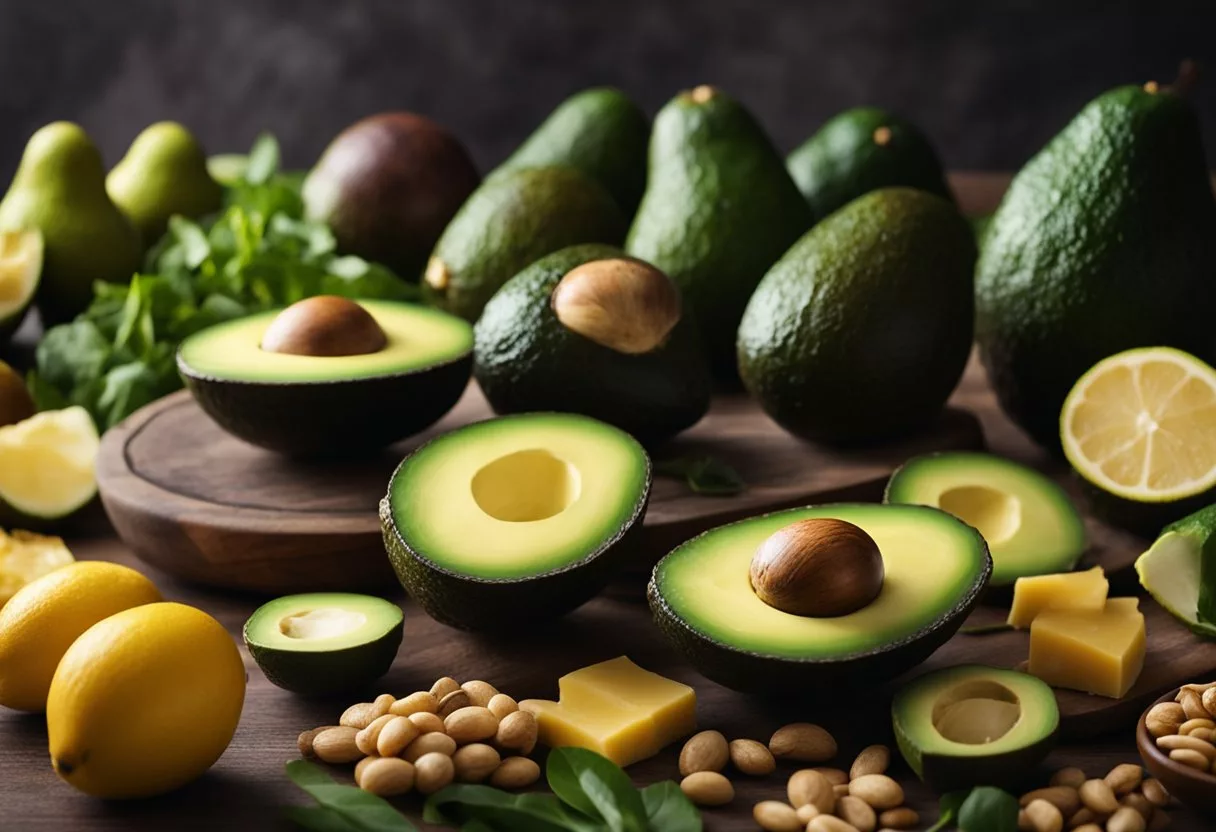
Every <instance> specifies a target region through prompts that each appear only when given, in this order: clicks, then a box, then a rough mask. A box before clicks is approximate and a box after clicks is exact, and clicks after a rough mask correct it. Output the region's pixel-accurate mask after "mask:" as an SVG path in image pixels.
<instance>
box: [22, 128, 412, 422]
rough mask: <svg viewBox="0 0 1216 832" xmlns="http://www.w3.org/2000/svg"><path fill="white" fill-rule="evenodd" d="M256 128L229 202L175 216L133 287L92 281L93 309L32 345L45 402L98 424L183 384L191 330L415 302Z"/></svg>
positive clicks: (37, 392) (34, 386)
mask: <svg viewBox="0 0 1216 832" xmlns="http://www.w3.org/2000/svg"><path fill="white" fill-rule="evenodd" d="M278 164H279V147H278V143H277V142H276V141H275V140H274V137H272V136H269V135H263V136H261V137H259V138H258V140H257V142H256V143H255V145H254V148H253V150H252V151H251V152H250V155H249V165H248V167H247V168H246V171H245V175H244V178H243V179H242V180H240V181H238V182H237V183H236V184H235V185H234V186H233V187H231V188H230V189H229V190H228V192H227V195H226V197H225V207H224V209H223V210H222V211H221V212H220V213H219V214H218V215H216V216H214V217H211V218H208V219H206V220H204V221H203V222H201V223H196V222H194V221H192V220H189V219H187V218H185V217H178V216H175V217H172V218H171V219H170V221H169V230H168V232H167V233H166V234H165V236H164V237H163V238H162V239H161V240H160V241H159V242H158V243H157V244H156V245H155V246H154V247H153V248H152V250H151V251H149V253H148V257H147V263H146V264H145V271H146V274H140V275H136V276H135V277H134V278H133V279H132V281H131V284H130V285H129V286H118V285H114V284H108V283H99V284H97V285H96V286H95V287H94V299H93V303H92V304H91V305H90V306H89V308H88V309H87V310H86V311H85V312H84V313H83V314H81V315H80V316H79V317H78V318H77V319H76V320H75V321H73V322H71V323H68V324H64V325H62V326H58V327H54V328H52V329H51V330H50V331H48V332H47V333H46V335H45V336H44V338H43V341H42V343H41V344H40V345H39V347H38V351H37V355H36V368H37V369H36V370H35V372H34V373H33V374H32V376H31V379H30V388H31V390H32V391H33V392H34V397H35V401H36V402H37V404H38V406H39V408H40V409H44V410H47V409H56V408H60V407H64V406H66V405H69V404H78V405H82V406H84V407H85V408H86V409H88V410H89V412H90V413H91V414H92V415H93V418H94V420H95V421H96V422H97V424H98V426H99V427H101V428H102V429H106V428H109V427H111V426H113V425H114V424H115V423H116V422H118V421H120V420H122V419H124V418H126V416H128V415H130V414H131V413H132V412H133V411H134V410H135V409H137V408H139V407H142V406H143V405H145V404H147V403H148V402H150V401H153V400H155V399H157V398H159V397H161V396H164V395H167V394H168V393H171V392H173V391H174V390H177V389H179V388H180V387H181V380H180V378H179V377H178V374H177V367H176V362H175V353H176V349H177V345H178V343H179V342H180V341H181V340H182V339H183V338H185V337H186V336H187V335H190V334H192V333H194V332H197V331H199V330H200V329H204V328H205V327H208V326H211V325H213V324H216V323H220V322H222V321H226V320H230V319H232V318H237V317H241V316H243V315H248V314H251V313H253V312H258V311H261V310H264V309H271V308H275V307H279V306H286V305H288V304H291V303H294V302H295V301H297V300H300V299H302V298H306V297H311V296H313V295H319V294H335V295H342V296H344V297H360V298H379V299H388V300H412V299H416V298H417V288H416V287H415V286H413V285H411V284H408V283H406V282H405V281H402V280H400V279H399V278H398V277H397V276H396V275H394V274H393V273H392V272H391V271H389V270H388V269H386V268H385V267H383V266H380V265H377V264H375V263H369V262H367V261H366V260H363V259H362V258H359V257H353V256H339V255H338V253H337V252H336V244H335V242H334V236H333V234H332V233H331V232H330V230H329V228H328V227H327V226H325V225H324V224H321V223H316V222H311V221H309V220H306V219H305V218H304V205H303V201H302V200H301V198H300V193H299V180H298V178H297V177H292V176H290V175H288V174H284V173H281V172H279V171H278Z"/></svg>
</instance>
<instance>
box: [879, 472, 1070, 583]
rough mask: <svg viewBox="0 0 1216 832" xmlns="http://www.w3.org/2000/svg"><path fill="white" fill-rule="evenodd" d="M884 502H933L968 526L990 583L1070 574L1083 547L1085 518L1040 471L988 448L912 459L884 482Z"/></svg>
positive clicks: (928, 504)
mask: <svg viewBox="0 0 1216 832" xmlns="http://www.w3.org/2000/svg"><path fill="white" fill-rule="evenodd" d="M884 499H885V500H886V502H888V503H910V504H914V505H924V506H933V507H934V508H940V509H942V510H943V511H948V512H950V513H951V514H953V515H954V516H955V517H958V518H959V519H960V520H962V521H963V522H964V523H967V524H968V525H970V526H974V527H975V528H976V529H977V530H978V531H979V533H980V534H982V535H983V536H984V540H985V541H986V542H987V544H988V550H989V552H991V554H992V585H993V586H1007V585H1009V584H1012V583H1013V582H1014V581H1016V580H1017V579H1018V578H1021V577H1025V576H1027V575H1048V574H1052V573H1055V572H1068V571H1070V570H1071V569H1072V568H1073V567H1074V566H1076V564H1077V561H1078V560H1080V559H1081V555H1082V554H1083V553H1084V552H1085V523H1084V521H1082V520H1081V515H1080V514H1078V513H1077V510H1076V508H1074V507H1073V504H1072V501H1071V500H1069V498H1068V494H1067V493H1066V492H1065V491H1064V489H1063V488H1061V487H1060V486H1059V485H1057V484H1056V483H1054V482H1053V481H1051V480H1050V479H1048V478H1047V477H1046V476H1044V475H1043V474H1040V473H1039V472H1038V471H1035V470H1034V469H1033V468H1027V467H1026V466H1025V465H1019V464H1018V463H1016V462H1013V461H1011V460H1008V459H1004V458H1002V457H999V456H993V455H992V454H983V453H971V452H966V451H957V452H949V453H940V454H928V455H926V456H918V457H915V458H913V459H911V460H909V461H908V462H906V463H904V464H903V465H902V466H901V467H900V468H898V469H897V470H896V471H895V473H894V474H892V475H891V479H890V480H889V481H888V482H887V489H886V495H885V498H884Z"/></svg>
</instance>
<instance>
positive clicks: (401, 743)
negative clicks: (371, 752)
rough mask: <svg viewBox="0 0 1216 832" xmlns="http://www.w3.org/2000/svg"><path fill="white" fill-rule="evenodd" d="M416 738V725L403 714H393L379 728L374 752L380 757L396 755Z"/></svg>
mask: <svg viewBox="0 0 1216 832" xmlns="http://www.w3.org/2000/svg"><path fill="white" fill-rule="evenodd" d="M416 739H418V726H417V725H415V724H414V723H412V722H410V721H409V720H408V719H406V718H405V717H403V716H395V717H393V718H392V720H391V721H390V722H389V723H388V724H387V725H385V726H384V727H383V728H381V729H380V736H378V737H377V738H376V753H377V754H379V755H380V756H381V757H396V756H397V755H398V754H400V753H401V752H402V751H404V750H405V749H406V746H408V745H409V744H410V743H412V742H413V741H414V740H416Z"/></svg>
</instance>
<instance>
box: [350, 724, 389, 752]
mask: <svg viewBox="0 0 1216 832" xmlns="http://www.w3.org/2000/svg"><path fill="white" fill-rule="evenodd" d="M396 718H397V717H395V716H393V715H392V714H385V715H384V716H378V717H376V718H375V719H373V720H372V722H371V724H370V725H368V726H367V727H366V728H364V729H363V730H362V731H360V732H359V733H357V734H355V745H357V746H358V747H359V750H360V751H362V752H363V753H364V754H367V755H369V756H370V755H373V754H375V753H376V740H377V739H379V737H380V732H381V731H382V730H384V726H385V725H387V724H388V723H390V722H392V721H393V720H394V719H396Z"/></svg>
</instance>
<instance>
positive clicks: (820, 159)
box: [786, 107, 954, 219]
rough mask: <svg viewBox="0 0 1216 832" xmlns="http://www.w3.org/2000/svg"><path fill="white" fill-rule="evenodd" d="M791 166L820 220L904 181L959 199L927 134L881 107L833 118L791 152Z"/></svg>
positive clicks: (859, 110) (858, 110)
mask: <svg viewBox="0 0 1216 832" xmlns="http://www.w3.org/2000/svg"><path fill="white" fill-rule="evenodd" d="M786 166H787V167H788V168H789V171H790V175H791V176H792V177H793V178H794V182H795V183H796V184H797V185H798V190H800V191H802V195H803V196H804V197H806V201H807V203H808V204H809V205H810V206H811V211H812V212H813V213H814V214H815V217H816V218H818V219H822V218H823V217H826V216H827V215H828V214H830V213H832V212H833V211H835V210H836V209H837V208H840V207H841V206H843V205H845V204H846V203H848V202H851V201H852V200H854V199H856V198H857V197H859V196H862V195H863V194H867V193H869V192H870V191H873V190H877V189H878V188H892V187H895V186H899V185H903V186H906V187H909V188H919V189H920V190H922V191H928V192H929V193H931V194H937V195H938V196H942V197H945V198H946V199H953V198H954V197H953V195H952V194H951V193H950V186H949V185H947V184H946V174H945V172H944V171H943V170H942V163H941V160H940V159H938V157H937V152H936V151H935V150H934V149H933V145H932V144H930V143H929V139H928V138H926V137H925V134H924V133H922V132H921V131H920V129H919V128H917V127H916V125H914V124H912V123H911V122H909V121H908V120H906V119H903V118H900V117H899V116H897V115H894V114H892V113H889V112H887V111H886V110H880V109H879V108H877V107H855V108H854V109H852V110H845V111H844V112H843V113H840V114H839V115H837V116H835V117H833V118H832V119H830V120H829V121H828V122H827V123H826V124H824V125H823V126H822V127H821V128H819V130H818V131H817V132H816V133H815V135H813V136H811V137H810V138H809V139H807V140H806V141H805V142H803V144H802V145H801V146H799V147H798V148H797V149H796V150H794V151H793V152H792V153H790V155H789V156H788V157H787V158H786Z"/></svg>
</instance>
